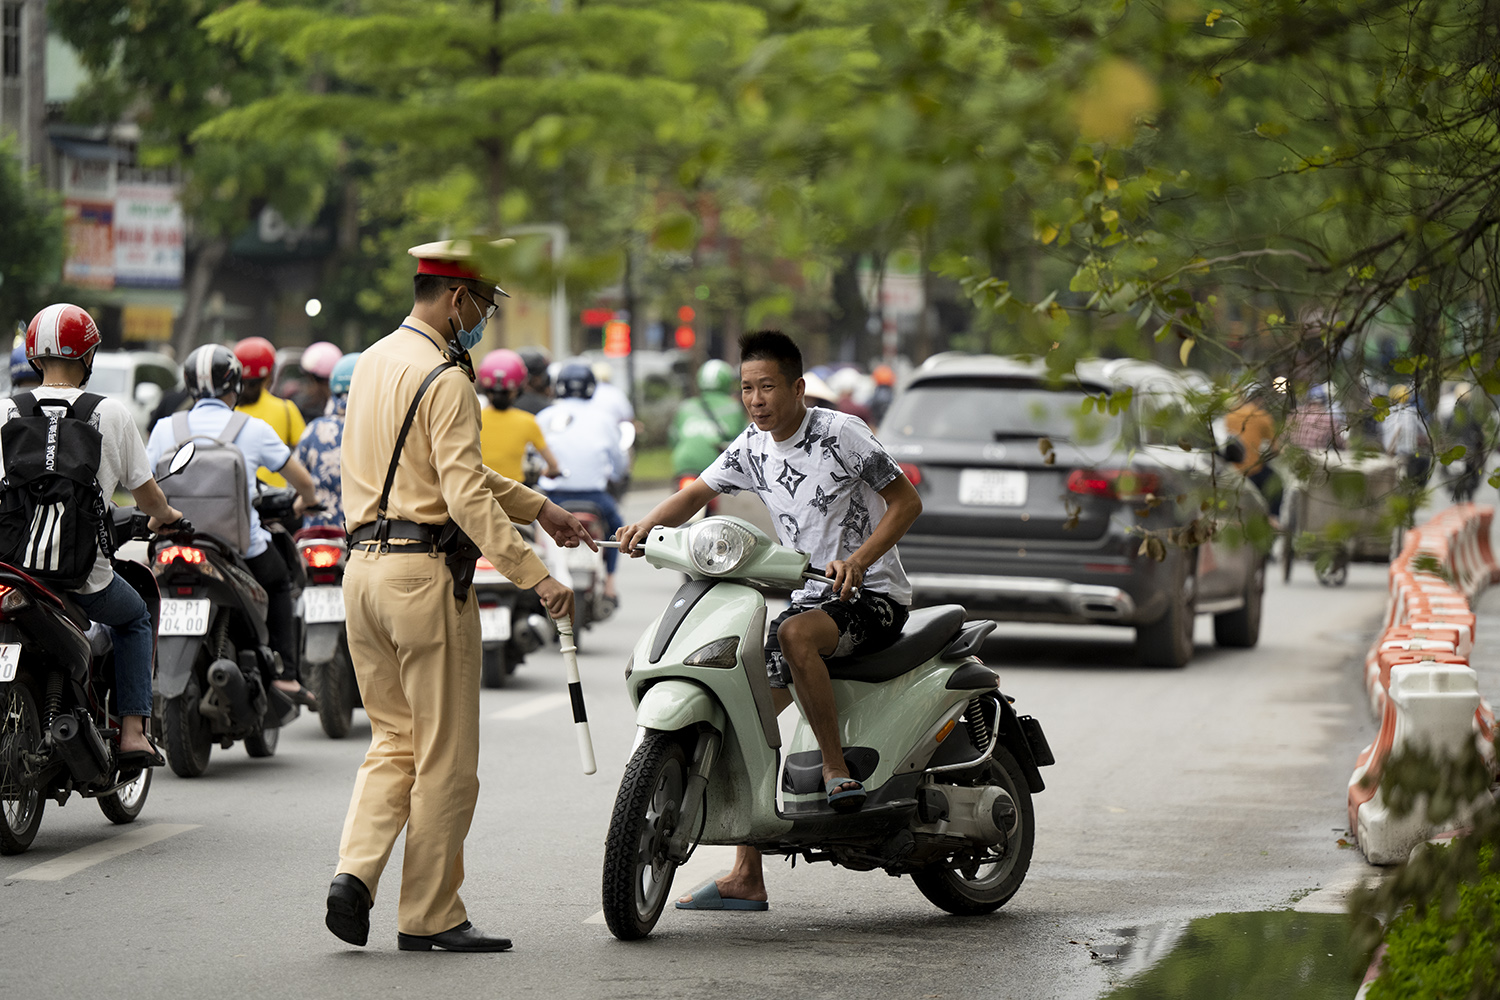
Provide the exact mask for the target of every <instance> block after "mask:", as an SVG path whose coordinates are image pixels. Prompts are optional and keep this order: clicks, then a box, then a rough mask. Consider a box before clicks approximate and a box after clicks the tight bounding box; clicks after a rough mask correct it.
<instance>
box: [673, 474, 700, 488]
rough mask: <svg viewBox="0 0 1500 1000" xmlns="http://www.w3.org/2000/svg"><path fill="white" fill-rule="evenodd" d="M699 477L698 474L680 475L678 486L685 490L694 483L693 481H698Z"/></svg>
mask: <svg viewBox="0 0 1500 1000" xmlns="http://www.w3.org/2000/svg"><path fill="white" fill-rule="evenodd" d="M697 479H698V477H697V476H678V477H677V488H678V489H679V490H685V489H687V488H688V487H689V486H691V485H693V483H694V482H696V481H697Z"/></svg>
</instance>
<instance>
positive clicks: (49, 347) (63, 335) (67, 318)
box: [26, 302, 100, 372]
mask: <svg viewBox="0 0 1500 1000" xmlns="http://www.w3.org/2000/svg"><path fill="white" fill-rule="evenodd" d="M99 340H100V338H99V328H98V327H97V326H95V325H94V319H93V317H92V316H90V315H89V314H88V313H87V312H85V311H84V310H82V309H80V308H79V307H78V306H75V305H70V304H69V303H67V302H59V303H57V304H55V305H50V306H48V307H47V308H45V309H43V310H42V311H41V312H39V313H37V314H36V315H35V316H33V317H32V319H31V325H30V326H28V327H27V328H26V360H28V361H30V362H31V363H32V364H31V367H33V368H36V369H37V371H38V372H40V371H41V369H40V368H37V365H36V359H37V358H71V359H73V360H74V361H78V360H81V359H82V358H83V356H84V355H85V354H87V353H88V352H89V351H92V350H93V349H94V348H96V347H98V346H99Z"/></svg>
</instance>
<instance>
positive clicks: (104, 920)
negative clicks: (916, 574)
mask: <svg viewBox="0 0 1500 1000" xmlns="http://www.w3.org/2000/svg"><path fill="white" fill-rule="evenodd" d="M635 506H636V507H637V508H638V509H641V508H640V506H639V502H637V503H636V504H635ZM1298 569H1299V572H1298V573H1297V575H1296V577H1295V578H1294V579H1293V581H1292V583H1291V584H1290V585H1289V586H1284V585H1282V584H1281V583H1280V581H1279V579H1278V580H1273V581H1272V582H1271V583H1270V584H1269V585H1268V591H1267V595H1266V612H1265V627H1264V629H1263V631H1262V639H1261V644H1260V646H1259V647H1257V648H1256V649H1254V650H1249V651H1229V650H1224V651H1220V650H1217V649H1215V648H1214V647H1213V645H1212V633H1211V628H1210V623H1209V621H1208V620H1207V619H1206V618H1200V620H1199V624H1198V651H1197V656H1196V658H1195V659H1194V661H1193V662H1192V664H1191V665H1190V666H1188V667H1187V668H1186V669H1184V670H1178V671H1167V670H1154V669H1144V668H1140V667H1137V666H1135V665H1134V664H1133V662H1132V659H1131V648H1130V636H1129V633H1128V632H1125V631H1110V630H1104V629H1069V628H1052V627H1041V626H1033V627H1023V626H1003V627H1002V628H1001V630H1000V632H999V633H997V637H996V639H995V640H994V641H992V642H991V643H990V644H989V646H988V647H987V649H986V660H987V661H988V662H990V663H992V664H995V665H997V666H998V667H999V669H1000V670H1001V685H1002V688H1003V689H1004V690H1005V691H1006V693H1008V694H1010V695H1012V696H1014V697H1015V698H1016V699H1017V708H1018V709H1020V710H1022V711H1023V712H1026V713H1029V714H1032V715H1035V716H1036V717H1037V718H1039V719H1040V720H1041V721H1042V723H1043V724H1044V726H1045V728H1046V732H1047V735H1048V737H1049V739H1050V741H1051V744H1052V746H1053V748H1054V750H1055V752H1056V754H1057V757H1058V764H1057V765H1056V766H1055V767H1052V768H1049V769H1047V770H1046V771H1044V777H1045V778H1046V780H1047V782H1048V786H1049V787H1048V789H1047V791H1045V792H1044V793H1042V794H1041V795H1040V796H1039V797H1038V798H1037V799H1036V819H1037V826H1038V833H1037V839H1036V852H1035V859H1034V862H1033V865H1032V868H1031V873H1030V876H1029V877H1028V879H1027V882H1026V884H1025V885H1024V886H1023V887H1022V889H1021V891H1020V892H1019V894H1018V895H1017V896H1016V897H1015V899H1013V900H1012V901H1011V903H1010V904H1009V905H1008V906H1006V907H1005V908H1004V909H1003V910H1001V911H1000V912H998V913H996V914H994V915H993V916H990V917H984V918H975V919H960V918H955V917H950V916H948V915H946V914H944V913H942V912H940V911H938V910H937V909H935V908H934V907H933V906H932V905H931V904H929V903H928V902H927V901H926V900H925V899H923V897H922V896H921V895H920V894H919V893H918V892H917V890H916V888H915V887H914V886H913V885H912V884H911V882H910V880H908V879H899V880H896V879H891V878H889V877H888V876H886V875H884V874H883V873H879V872H874V873H855V872H849V871H844V870H841V869H833V868H831V867H829V866H827V865H812V866H809V865H805V864H799V865H798V866H797V867H796V868H795V869H792V868H790V867H789V866H788V865H787V864H786V863H785V862H784V861H779V862H774V863H771V864H769V865H768V871H767V875H768V882H769V886H770V890H771V896H772V906H771V910H770V911H769V912H768V913H762V914H702V913H686V912H677V911H674V910H671V909H668V911H667V912H666V914H665V915H664V917H663V919H662V921H661V923H660V924H659V925H658V928H657V930H656V933H655V934H654V935H653V936H652V937H651V938H650V939H648V940H647V941H645V942H639V943H633V944H622V943H620V942H617V941H615V940H614V939H613V938H611V937H610V935H609V933H608V931H607V929H606V928H605V927H604V926H603V923H602V916H600V915H599V873H600V863H601V855H602V849H603V841H604V834H605V830H606V826H607V823H608V817H609V811H610V807H611V805H612V802H613V799H614V794H615V790H616V787H617V783H618V780H619V777H620V774H621V772H622V770H623V767H624V764H625V761H626V758H627V755H628V754H629V751H630V746H631V741H632V739H633V736H634V729H633V723H632V718H631V715H630V712H629V705H628V702H627V700H626V697H625V694H624V688H623V684H622V682H621V669H622V667H623V664H624V660H625V657H626V655H627V653H628V651H629V648H630V647H631V645H632V644H633V641H634V639H635V638H636V636H637V634H638V632H639V630H640V629H641V628H642V627H643V626H644V624H645V623H646V622H648V621H649V620H650V618H651V617H653V616H654V615H655V614H656V613H657V612H658V611H659V610H660V608H661V607H662V606H663V605H664V603H665V602H666V600H667V598H668V596H669V595H670V594H671V593H672V591H673V590H674V589H675V588H676V586H677V583H678V579H677V578H676V577H675V576H674V575H672V574H669V573H666V572H662V571H657V570H653V569H651V568H650V567H649V566H647V565H646V564H645V563H643V562H633V563H629V564H627V565H626V566H625V568H624V569H623V570H622V574H623V576H622V592H623V593H624V595H625V598H624V604H623V607H622V608H621V611H620V613H619V614H618V615H617V616H616V618H615V619H614V620H612V621H610V622H608V623H605V624H604V625H602V626H600V627H598V628H596V629H594V630H593V631H591V632H589V633H588V634H587V635H586V636H585V643H584V646H585V651H584V654H583V656H582V657H581V666H582V671H583V681H584V687H585V691H586V693H587V697H588V702H589V710H590V718H591V719H592V721H593V732H594V742H595V747H596V749H597V753H598V759H599V772H598V773H597V774H595V775H593V776H592V777H585V776H584V775H582V774H581V773H580V772H579V766H578V759H577V751H576V747H575V743H574V736H573V732H572V726H571V720H570V715H569V712H568V707H567V698H566V694H565V681H564V677H563V672H562V667H561V662H560V659H559V658H558V657H557V656H556V655H555V654H552V653H547V654H543V655H533V657H532V658H531V659H530V660H529V661H528V662H527V663H526V664H524V665H523V666H522V667H521V668H520V670H519V672H518V673H517V674H516V676H515V677H514V679H513V686H512V687H510V688H508V689H506V690H502V691H486V692H484V693H483V695H482V698H483V702H482V706H483V718H484V720H485V721H484V723H483V738H484V745H483V751H482V756H481V781H482V786H483V787H482V789H481V792H480V798H479V807H478V811H477V813H476V815H475V819H474V825H473V829H472V832H471V833H470V836H469V840H468V851H467V857H466V865H467V871H468V876H467V882H466V884H465V887H464V897H465V900H466V901H467V903H468V906H469V910H470V914H471V916H472V918H473V919H474V921H475V923H476V924H478V925H479V926H481V927H482V928H485V929H487V930H492V931H495V932H501V933H505V934H508V935H509V936H511V937H513V938H515V940H516V948H515V951H513V952H512V953H509V954H505V955H497V956H463V955H448V954H439V953H432V954H409V953H400V952H398V951H397V950H396V947H395V905H394V904H395V890H396V887H397V885H398V881H397V876H398V875H399V870H400V857H401V849H400V845H398V846H397V850H396V852H395V855H394V857H393V859H392V862H391V865H390V867H389V869H388V870H387V872H386V876H385V883H384V884H385V886H386V893H385V894H384V895H382V896H381V898H380V899H379V900H378V901H377V905H376V908H375V910H374V912H373V914H372V917H373V927H372V937H371V944H370V946H369V947H368V948H366V949H363V950H358V949H351V948H348V947H346V946H345V945H343V944H342V943H341V942H339V941H338V940H336V939H335V938H333V937H332V936H331V935H330V934H329V933H328V932H327V931H326V930H325V929H324V927H323V898H324V894H325V892H326V888H327V884H328V880H329V879H330V878H331V876H332V875H333V873H334V865H335V863H336V860H337V846H338V837H339V829H340V825H341V823H342V821H343V817H344V812H345V809H346V807H347V804H348V799H349V791H350V788H351V785H352V782H353V778H354V772H355V768H356V767H357V765H358V763H359V761H360V759H361V757H362V755H363V752H364V745H365V741H366V739H367V738H368V732H369V730H368V726H367V725H366V724H365V723H364V720H363V717H362V716H359V717H357V721H356V726H355V731H354V733H352V734H351V735H350V736H349V738H348V739H346V740H343V741H332V740H329V739H328V738H326V737H325V736H324V735H323V733H322V730H321V729H320V728H319V727H318V725H317V722H316V720H315V719H313V718H311V717H308V716H304V717H303V718H302V719H299V720H298V721H297V722H295V723H294V724H293V725H292V726H290V727H289V728H288V729H286V730H285V731H284V733H283V736H282V739H281V746H280V749H279V750H278V752H277V754H276V756H275V757H274V758H273V759H270V760H251V759H249V758H248V757H247V756H246V755H245V753H244V751H243V750H242V749H240V748H239V747H236V748H235V749H233V750H230V751H220V750H217V749H216V750H215V751H214V756H213V759H212V762H211V764H210V766H209V771H208V773H207V774H206V775H205V776H204V777H202V778H198V779H194V780H183V779H179V778H176V777H175V776H173V775H172V774H171V773H170V772H167V771H163V772H161V773H160V775H159V777H158V778H157V780H156V783H155V785H154V787H153V788H152V790H151V794H150V799H149V801H148V803H147V805H146V809H145V812H144V813H143V814H142V816H141V818H140V820H138V821H137V823H135V824H134V825H132V826H129V827H114V826H111V825H110V824H109V823H108V822H106V821H105V820H104V818H103V816H102V815H101V814H100V812H99V811H98V809H97V808H95V806H94V805H93V804H92V803H90V802H87V801H84V800H80V799H76V798H75V799H73V800H71V801H70V802H69V803H68V805H67V806H66V808H58V807H57V806H56V805H55V804H52V805H51V806H50V807H49V808H48V810H47V815H46V818H45V820H44V822H43V826H42V829H41V832H40V834H39V835H38V837H37V840H36V843H35V845H34V846H33V847H32V849H31V851H30V852H28V853H27V854H25V855H22V856H20V857H9V858H0V983H3V984H5V985H4V986H3V987H0V993H4V994H7V995H13V996H25V997H27V998H28V1000H40V998H52V997H67V998H74V997H80V996H90V997H95V998H106V997H132V998H135V997H141V996H151V997H173V996H187V995H211V996H212V995H228V996H235V997H237V998H251V997H276V998H300V997H318V998H327V997H345V996H348V997H372V996H416V997H429V996H434V997H435V996H444V997H446V996H492V995H493V996H503V997H524V996H546V997H659V996H666V995H680V996H692V997H702V996H712V995H714V994H717V993H731V994H733V995H735V996H737V997H760V996H765V997H839V998H842V997H870V996H877V995H878V996H881V997H912V998H937V997H997V998H1000V997H1017V998H1020V997H1026V998H1045V997H1070V998H1071V997H1077V998H1087V997H1095V996H1098V995H1099V994H1100V993H1101V992H1103V991H1105V990H1106V989H1107V988H1108V986H1109V985H1110V983H1111V982H1112V981H1115V980H1118V979H1119V978H1120V977H1121V976H1123V975H1125V974H1126V973H1127V972H1128V971H1129V970H1131V969H1132V968H1137V967H1139V964H1140V961H1141V957H1140V955H1136V956H1133V957H1127V958H1125V959H1123V960H1119V961H1114V962H1111V961H1108V959H1109V958H1110V957H1111V956H1113V955H1114V954H1115V953H1116V952H1117V951H1118V949H1119V944H1120V942H1121V940H1122V936H1121V934H1120V931H1121V930H1129V929H1133V928H1144V929H1145V930H1144V931H1143V932H1142V934H1143V935H1145V936H1146V937H1148V938H1149V936H1150V933H1151V932H1150V928H1154V927H1162V926H1170V925H1171V924H1172V923H1173V922H1176V921H1181V920H1185V919H1187V918H1190V917H1194V916H1199V915H1203V914H1208V913H1214V912H1219V911H1230V910H1257V909H1266V908H1273V907H1281V906H1287V905H1290V904H1291V903H1292V902H1293V901H1294V900H1297V899H1299V898H1301V897H1302V896H1304V895H1306V893H1307V892H1308V891H1309V890H1317V889H1323V891H1321V892H1314V893H1313V894H1312V895H1311V896H1309V897H1308V898H1307V899H1305V900H1303V902H1302V903H1301V905H1302V906H1304V907H1316V906H1318V905H1327V906H1336V905H1338V904H1339V895H1340V889H1341V888H1343V887H1347V885H1348V884H1350V882H1351V881H1352V880H1353V879H1355V878H1356V877H1358V876H1359V875H1361V874H1363V873H1365V872H1366V871H1368V869H1366V868H1365V866H1364V864H1363V862H1362V860H1361V858H1360V856H1359V855H1358V853H1357V851H1354V850H1350V849H1346V848H1341V847H1340V846H1339V844H1338V841H1339V838H1340V837H1341V836H1343V835H1344V827H1345V825H1346V820H1345V811H1344V794H1345V783H1346V782H1347V780H1348V774H1349V770H1350V768H1351V767H1352V762H1353V759H1354V755H1355V754H1356V753H1357V752H1358V749H1359V748H1360V747H1361V746H1363V745H1364V744H1365V743H1366V742H1368V740H1369V739H1370V737H1371V734H1372V733H1373V730H1374V726H1373V723H1372V722H1371V721H1370V719H1369V717H1368V713H1367V711H1366V710H1365V709H1364V708H1363V707H1362V690H1361V688H1360V684H1359V669H1358V665H1357V661H1358V659H1359V657H1360V654H1361V652H1362V650H1363V649H1364V648H1365V646H1366V645H1367V643H1368V641H1369V637H1370V635H1371V633H1372V632H1373V629H1374V625H1375V618H1376V616H1377V614H1378V612H1379V610H1380V608H1381V605H1382V601H1383V594H1384V567H1382V566H1356V567H1354V570H1353V572H1351V574H1350V579H1349V583H1348V585H1347V586H1346V587H1344V588H1341V589H1337V590H1331V589H1326V588H1323V587H1320V586H1318V585H1317V584H1316V583H1315V582H1314V581H1313V579H1312V574H1311V572H1310V569H1309V567H1308V566H1307V565H1306V564H1302V565H1301V566H1299V568H1298ZM726 858H727V849H717V850H715V849H708V848H705V849H703V851H701V852H700V855H699V856H698V857H697V858H695V859H694V861H693V862H692V863H691V867H692V870H691V871H689V872H686V873H685V874H683V875H680V876H679V879H680V881H679V883H678V884H679V886H680V887H681V888H682V889H684V890H686V889H691V888H693V886H695V885H696V884H698V883H699V882H700V881H702V880H703V879H705V878H707V877H709V876H710V875H712V874H714V873H715V872H716V871H718V870H719V869H720V868H721V867H724V866H726V865H727V860H726ZM38 866H45V867H38ZM40 876H46V877H45V878H42V877H40ZM1137 939H1138V940H1139V939H1141V938H1140V936H1137ZM1094 954H1098V955H1101V956H1103V958H1102V959H1101V958H1096V957H1094ZM13 991H14V992H13Z"/></svg>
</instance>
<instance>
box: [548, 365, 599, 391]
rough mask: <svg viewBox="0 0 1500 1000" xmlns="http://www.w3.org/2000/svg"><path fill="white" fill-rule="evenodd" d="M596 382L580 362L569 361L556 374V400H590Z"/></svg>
mask: <svg viewBox="0 0 1500 1000" xmlns="http://www.w3.org/2000/svg"><path fill="white" fill-rule="evenodd" d="M595 384H596V380H595V378H594V372H593V370H592V369H591V368H589V366H588V365H586V364H584V363H583V362H582V361H570V362H568V363H567V364H565V365H563V366H562V371H560V372H558V373H557V389H556V392H557V398H558V399H591V398H593V395H594V385H595Z"/></svg>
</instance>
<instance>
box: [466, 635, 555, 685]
mask: <svg viewBox="0 0 1500 1000" xmlns="http://www.w3.org/2000/svg"><path fill="white" fill-rule="evenodd" d="M505 645H506V644H505V643H503V642H502V643H500V644H499V645H497V646H495V647H494V648H493V649H486V650H485V651H484V652H483V654H482V656H483V659H482V660H481V661H480V667H479V677H480V680H481V682H482V683H483V684H484V686H485V687H487V688H503V687H505V682H506V681H507V680H509V679H510V674H511V666H510V664H509V663H507V662H506V660H507V657H506V648H505ZM573 645H575V646H576V645H578V640H577V638H576V637H575V638H574V640H573Z"/></svg>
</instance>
